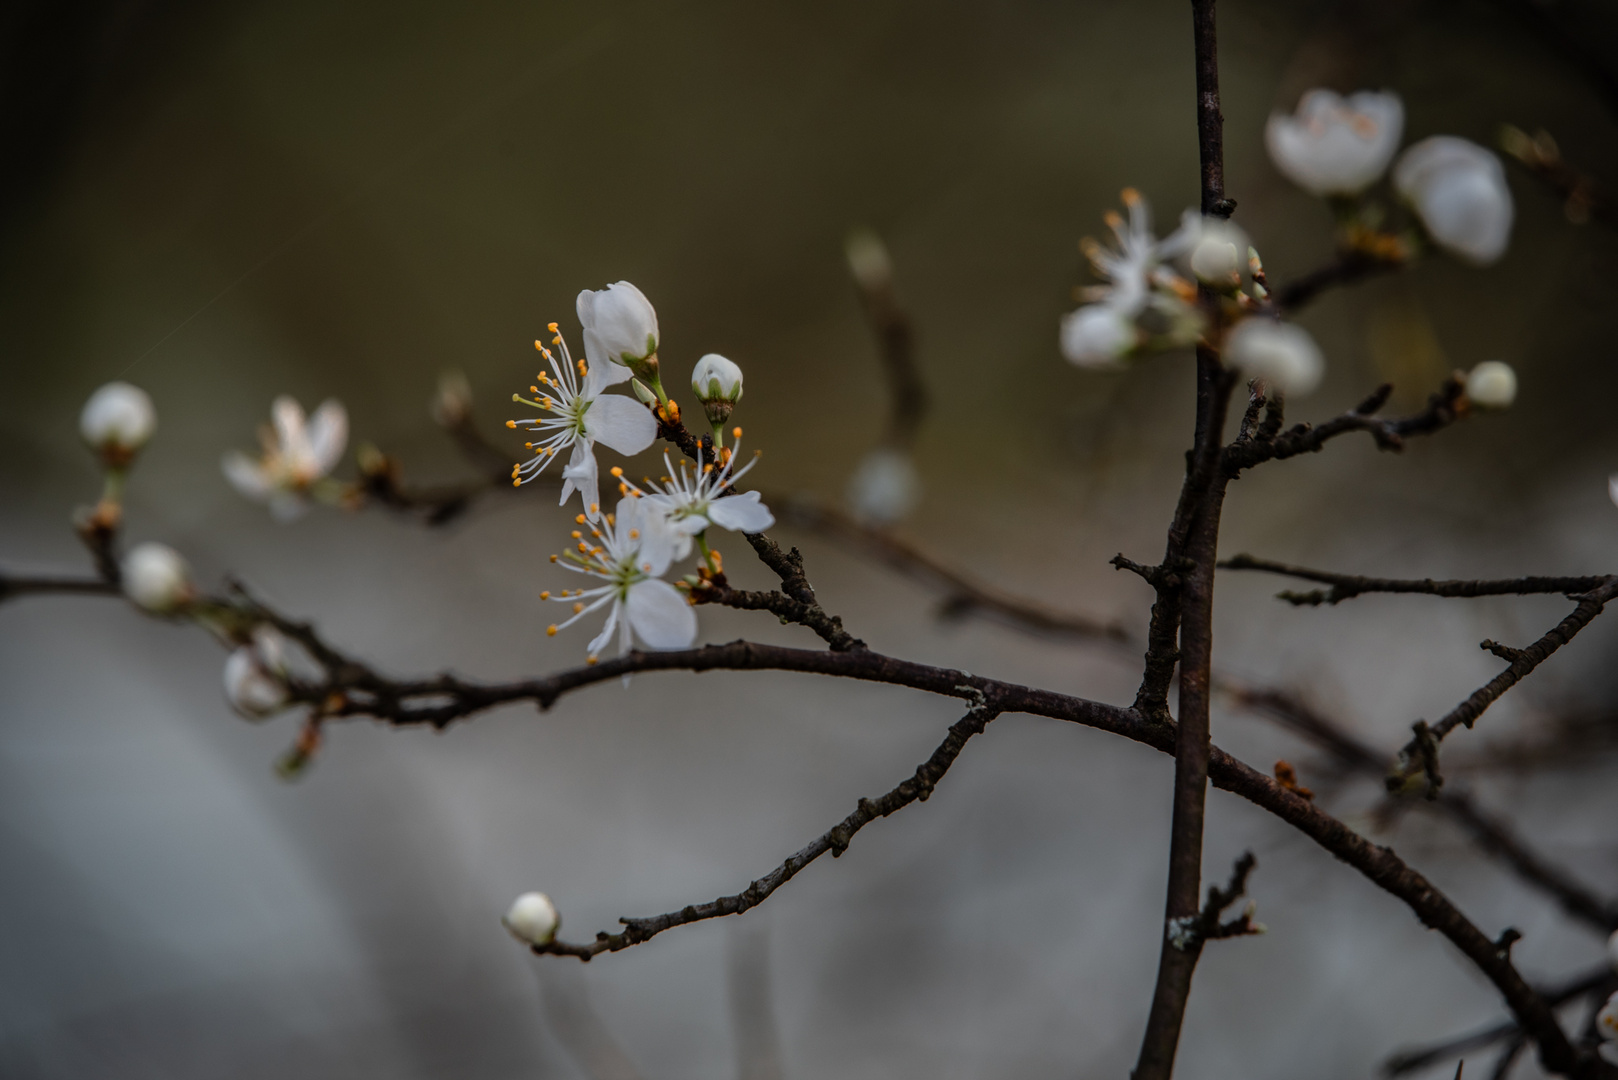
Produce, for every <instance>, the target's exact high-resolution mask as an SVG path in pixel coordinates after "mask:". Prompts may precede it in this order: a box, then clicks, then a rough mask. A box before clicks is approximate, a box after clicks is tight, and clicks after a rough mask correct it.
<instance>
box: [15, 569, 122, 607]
mask: <svg viewBox="0 0 1618 1080" xmlns="http://www.w3.org/2000/svg"><path fill="white" fill-rule="evenodd" d="M53 593H54V594H58V595H60V594H64V593H66V594H74V593H78V594H89V595H92V596H116V595H117V594H118V586H117V585H116V584H114V583H113V582H110V581H107V580H106V579H105V578H99V577H89V576H83V577H80V576H76V575H71V574H22V573H13V572H8V571H4V570H0V604H3V603H5V602H6V601H7V600H15V599H17V598H18V597H20V596H41V595H48V594H53Z"/></svg>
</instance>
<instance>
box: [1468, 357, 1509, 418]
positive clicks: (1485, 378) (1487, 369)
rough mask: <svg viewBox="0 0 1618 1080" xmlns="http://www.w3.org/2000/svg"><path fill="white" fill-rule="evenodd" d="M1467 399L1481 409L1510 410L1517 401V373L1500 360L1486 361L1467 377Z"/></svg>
mask: <svg viewBox="0 0 1618 1080" xmlns="http://www.w3.org/2000/svg"><path fill="white" fill-rule="evenodd" d="M1466 397H1467V400H1469V401H1471V402H1472V404H1473V405H1475V406H1477V407H1478V408H1480V409H1509V408H1510V407H1511V403H1512V402H1513V401H1515V400H1517V373H1516V372H1515V371H1513V370H1511V365H1510V364H1506V363H1503V362H1501V361H1499V360H1485V361H1483V363H1481V364H1479V365H1478V366H1477V367H1475V368H1473V369H1472V370H1471V372H1470V373H1469V374H1468V375H1467V376H1466Z"/></svg>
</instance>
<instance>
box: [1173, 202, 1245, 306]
mask: <svg viewBox="0 0 1618 1080" xmlns="http://www.w3.org/2000/svg"><path fill="white" fill-rule="evenodd" d="M1186 216H1187V217H1190V214H1187V215H1186ZM1194 235H1195V237H1196V239H1195V243H1193V244H1192V246H1191V256H1190V258H1189V260H1188V261H1189V262H1190V264H1191V272H1192V273H1193V274H1195V275H1196V276H1197V278H1198V280H1200V281H1202V282H1203V283H1204V284H1207V285H1211V286H1214V287H1215V288H1219V289H1234V288H1238V287H1239V286H1240V285H1241V283H1242V270H1243V269H1245V267H1246V265H1247V262H1248V259H1247V252H1248V251H1250V250H1251V248H1250V246H1249V244H1248V242H1247V234H1246V233H1244V232H1243V231H1242V230H1241V227H1240V226H1237V225H1233V224H1231V223H1230V222H1229V221H1226V220H1225V219H1224V218H1218V217H1204V218H1202V219H1201V220H1200V221H1199V222H1198V223H1197V225H1196V232H1195V234H1194Z"/></svg>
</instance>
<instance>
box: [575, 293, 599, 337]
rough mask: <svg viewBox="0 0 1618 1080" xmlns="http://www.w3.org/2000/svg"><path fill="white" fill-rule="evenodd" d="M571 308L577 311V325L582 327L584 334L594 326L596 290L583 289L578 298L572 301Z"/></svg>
mask: <svg viewBox="0 0 1618 1080" xmlns="http://www.w3.org/2000/svg"><path fill="white" fill-rule="evenodd" d="M573 309H574V310H575V311H577V312H578V313H579V325H580V326H582V327H584V332H585V333H586V334H588V333H590V332H591V331H592V330H594V329H595V328H596V292H595V290H594V289H584V290H582V291H581V292H580V293H579V298H578V299H577V300H575V301H574V302H573Z"/></svg>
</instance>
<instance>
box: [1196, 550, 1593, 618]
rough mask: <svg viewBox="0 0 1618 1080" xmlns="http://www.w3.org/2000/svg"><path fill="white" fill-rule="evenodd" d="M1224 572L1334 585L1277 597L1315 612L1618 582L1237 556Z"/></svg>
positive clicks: (1588, 588)
mask: <svg viewBox="0 0 1618 1080" xmlns="http://www.w3.org/2000/svg"><path fill="white" fill-rule="evenodd" d="M1219 566H1220V568H1221V569H1224V570H1262V571H1264V572H1265V573H1270V574H1281V575H1283V576H1285V577H1295V578H1300V579H1302V580H1304V581H1318V582H1320V583H1321V584H1323V585H1330V586H1331V588H1330V589H1329V590H1326V589H1321V590H1316V591H1314V592H1306V593H1295V592H1284V593H1280V594H1279V597H1280V599H1282V600H1286V601H1288V602H1289V603H1292V604H1298V605H1304V604H1307V605H1310V606H1315V605H1319V604H1337V603H1341V602H1342V601H1344V600H1349V599H1352V598H1354V597H1356V596H1362V595H1364V594H1365V593H1418V594H1420V595H1423V596H1442V597H1449V598H1458V599H1470V598H1474V597H1479V596H1534V595H1540V594H1546V593H1550V594H1557V593H1560V594H1562V595H1573V594H1577V593H1588V592H1592V591H1594V590H1596V589H1599V588H1601V587H1602V586H1604V585H1610V584H1611V583H1612V582H1614V581H1618V575H1613V574H1599V575H1591V576H1585V577H1521V578H1510V579H1506V580H1472V581H1463V580H1449V581H1438V580H1434V579H1433V578H1419V579H1411V578H1378V577H1362V576H1360V575H1358V574H1337V573H1333V572H1331V571H1329V570H1312V569H1310V568H1308V567H1304V566H1293V565H1290V564H1288V563H1281V562H1274V561H1272V560H1270V559H1256V558H1254V557H1253V556H1251V555H1233V556H1231V557H1230V558H1228V559H1225V560H1224V561H1222V562H1221V563H1220V564H1219Z"/></svg>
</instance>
